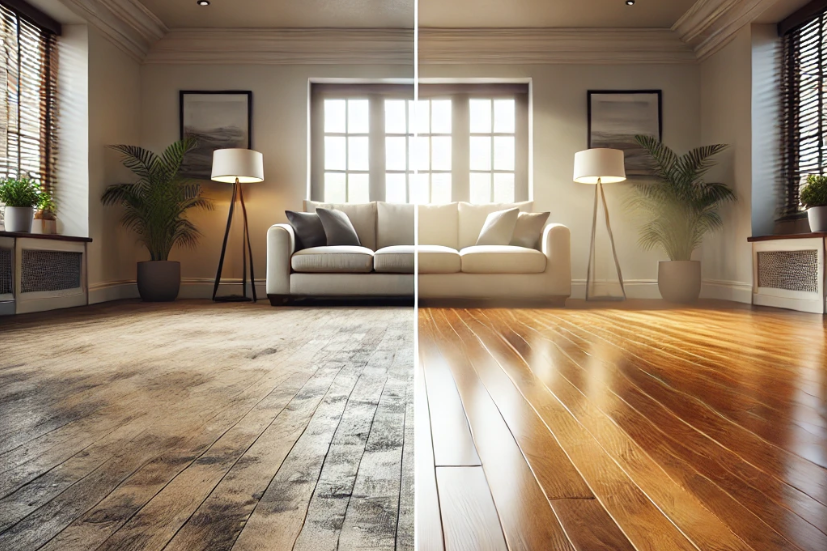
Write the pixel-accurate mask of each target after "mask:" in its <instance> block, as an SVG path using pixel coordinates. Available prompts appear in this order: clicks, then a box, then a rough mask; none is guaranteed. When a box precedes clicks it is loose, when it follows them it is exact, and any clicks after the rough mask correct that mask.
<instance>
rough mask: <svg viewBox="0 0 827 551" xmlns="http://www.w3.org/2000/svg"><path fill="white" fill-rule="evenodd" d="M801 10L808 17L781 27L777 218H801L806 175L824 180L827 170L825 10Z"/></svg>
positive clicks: (826, 16) (826, 35) (785, 23)
mask: <svg viewBox="0 0 827 551" xmlns="http://www.w3.org/2000/svg"><path fill="white" fill-rule="evenodd" d="M819 3H820V4H822V6H821V9H819V10H817V11H816V10H813V9H812V6H807V7H805V8H806V9H807V10H808V11H807V16H806V17H801V16H800V14H799V15H798V16H796V19H795V22H794V24H792V25H791V24H790V22H789V21H785V22H782V23H781V25H780V26H779V30H780V32H781V33H782V41H783V57H782V60H783V61H782V64H783V65H782V89H781V94H782V101H783V126H782V128H783V131H782V132H783V134H782V158H783V162H782V177H783V182H784V189H783V193H784V196H783V202H782V205H781V209H780V213H779V214H780V215H781V217H782V218H784V217H787V218H788V217H794V216H796V215H797V214H798V213H800V212H801V210H802V207H801V203H800V192H801V188H802V186H803V184H804V183H805V181H806V178H807V176H808V175H810V174H825V169H826V168H827V141H825V140H826V139H827V135H826V134H825V131H827V120H825V119H826V117H825V115H827V111H825V109H827V89H825V77H827V71H826V70H825V65H827V63H825V62H827V47H826V46H827V44H825V40H827V7H825V6H824V5H823V4H824V2H819Z"/></svg>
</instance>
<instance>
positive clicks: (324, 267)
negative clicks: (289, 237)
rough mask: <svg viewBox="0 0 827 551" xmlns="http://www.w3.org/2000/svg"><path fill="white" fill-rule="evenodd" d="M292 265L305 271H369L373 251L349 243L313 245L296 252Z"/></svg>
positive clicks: (291, 261)
mask: <svg viewBox="0 0 827 551" xmlns="http://www.w3.org/2000/svg"><path fill="white" fill-rule="evenodd" d="M290 265H291V266H292V267H293V270H295V271H297V272H304V273H322V274H333V273H355V274H362V273H368V272H371V271H372V270H373V251H372V250H370V249H368V248H367V247H353V246H347V245H339V246H333V247H313V248H311V249H303V250H301V251H299V252H297V253H296V254H294V255H293V258H292V259H290Z"/></svg>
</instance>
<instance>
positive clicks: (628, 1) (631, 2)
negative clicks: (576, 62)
mask: <svg viewBox="0 0 827 551" xmlns="http://www.w3.org/2000/svg"><path fill="white" fill-rule="evenodd" d="M207 3H208V4H209V2H207ZM626 5H627V6H634V5H635V0H626Z"/></svg>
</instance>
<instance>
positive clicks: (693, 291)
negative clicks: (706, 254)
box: [630, 136, 735, 303]
mask: <svg viewBox="0 0 827 551" xmlns="http://www.w3.org/2000/svg"><path fill="white" fill-rule="evenodd" d="M635 139H636V140H637V142H638V143H639V144H640V146H641V147H643V149H645V150H646V151H647V153H648V154H649V157H650V158H651V160H652V168H653V170H654V174H655V176H656V178H655V179H653V180H651V181H640V182H636V183H635V184H634V191H635V193H634V195H633V196H632V198H631V200H630V201H631V204H632V206H633V207H636V208H637V210H638V212H639V213H640V214H642V216H643V218H644V220H645V222H644V224H643V226H642V227H641V235H640V245H641V246H642V247H643V248H644V249H647V250H651V249H655V248H661V249H663V250H664V251H665V252H666V254H667V255H668V256H669V260H668V261H662V262H660V263H659V265H658V289H659V290H660V294H661V296H662V297H663V298H664V299H666V300H667V301H669V302H678V303H689V302H695V301H696V300H698V297H699V296H700V294H701V263H700V261H698V260H692V253H693V251H694V250H695V249H697V248H698V247H699V246H700V244H701V243H702V242H703V238H704V236H705V235H706V234H707V233H708V232H710V231H715V230H717V229H719V228H720V227H721V226H723V219H722V218H721V214H720V208H721V206H722V205H723V204H724V203H726V202H729V201H734V200H735V193H734V192H733V191H732V190H731V189H730V188H729V186H727V185H726V184H715V183H708V182H706V181H705V180H704V176H705V175H706V172H707V171H708V170H709V169H710V168H712V166H713V165H714V161H713V160H712V157H714V156H715V155H717V154H718V153H720V152H721V151H723V150H724V149H726V147H727V146H726V145H708V146H704V147H699V148H697V149H693V150H692V151H690V152H689V153H687V154H686V155H684V156H682V157H678V156H677V155H676V154H675V152H674V151H672V150H671V149H669V148H668V147H667V146H665V145H664V144H663V143H661V142H660V141H658V140H656V139H655V138H653V137H651V136H635Z"/></svg>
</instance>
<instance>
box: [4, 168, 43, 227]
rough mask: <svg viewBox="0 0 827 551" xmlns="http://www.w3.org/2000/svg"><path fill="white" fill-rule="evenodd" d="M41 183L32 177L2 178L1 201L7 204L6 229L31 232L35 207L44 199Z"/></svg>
mask: <svg viewBox="0 0 827 551" xmlns="http://www.w3.org/2000/svg"><path fill="white" fill-rule="evenodd" d="M41 196H42V191H41V189H40V184H39V183H37V182H36V181H34V180H32V179H31V178H27V177H22V178H4V179H3V180H0V203H3V204H4V205H5V210H4V219H5V229H6V231H8V232H20V233H31V231H32V222H33V221H34V210H35V207H37V206H38V205H40V202H41V201H42V198H41Z"/></svg>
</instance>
